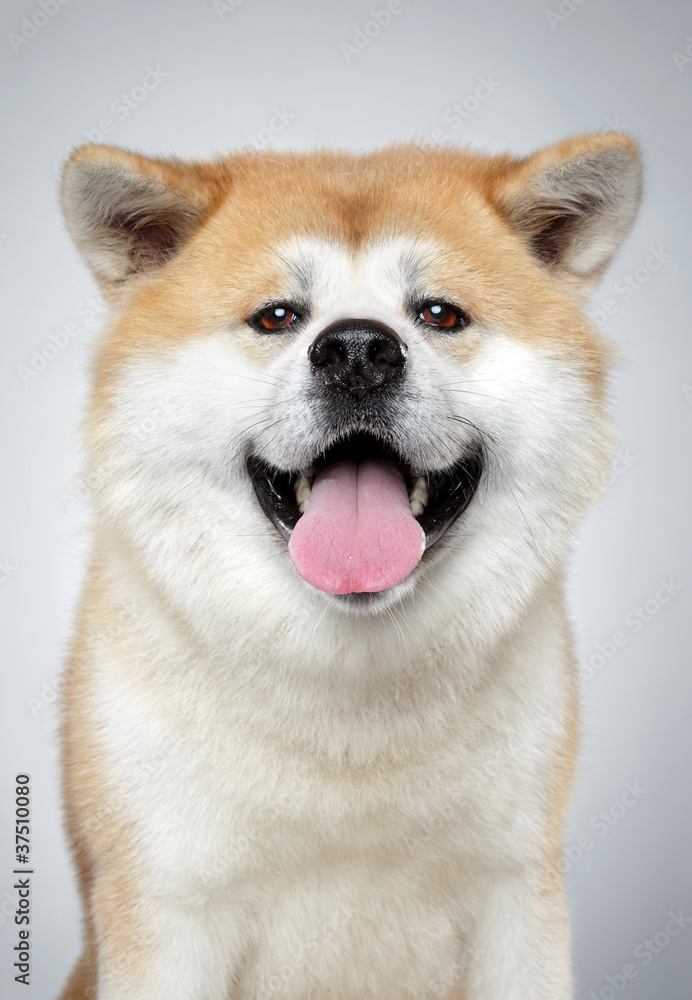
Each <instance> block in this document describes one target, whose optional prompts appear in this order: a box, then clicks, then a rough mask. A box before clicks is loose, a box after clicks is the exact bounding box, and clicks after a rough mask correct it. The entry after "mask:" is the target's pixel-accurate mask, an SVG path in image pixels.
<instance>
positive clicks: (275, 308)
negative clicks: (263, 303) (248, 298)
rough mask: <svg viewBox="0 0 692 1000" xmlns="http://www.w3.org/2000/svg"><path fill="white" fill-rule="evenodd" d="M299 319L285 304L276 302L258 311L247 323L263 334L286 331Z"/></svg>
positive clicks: (291, 308)
mask: <svg viewBox="0 0 692 1000" xmlns="http://www.w3.org/2000/svg"><path fill="white" fill-rule="evenodd" d="M300 319H301V316H300V314H299V313H297V312H296V310H295V309H294V308H293V307H292V306H290V305H288V304H287V303H286V302H277V303H276V304H275V305H271V306H267V307H266V308H265V309H260V311H259V312H256V313H255V315H254V316H251V317H250V319H249V320H248V322H249V323H250V325H251V326H254V327H255V329H256V330H261V331H262V332H264V333H273V332H274V331H275V330H286V329H287V328H288V327H289V326H293V324H294V323H297V322H298V321H299V320H300Z"/></svg>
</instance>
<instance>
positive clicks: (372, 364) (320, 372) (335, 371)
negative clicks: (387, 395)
mask: <svg viewBox="0 0 692 1000" xmlns="http://www.w3.org/2000/svg"><path fill="white" fill-rule="evenodd" d="M308 357H309V358H310V364H311V365H312V371H313V374H314V375H315V376H317V377H318V378H320V379H321V380H322V381H323V382H324V384H325V385H326V386H328V387H329V388H334V389H340V390H342V391H344V392H348V393H350V394H351V395H352V396H355V397H356V398H357V399H362V398H363V397H364V396H366V395H367V394H368V393H370V392H375V390H377V389H382V388H383V387H384V386H387V385H391V384H392V383H393V382H394V381H395V380H396V379H399V378H401V376H402V374H403V371H404V366H405V364H406V344H404V342H403V341H402V340H401V339H400V338H399V337H398V336H397V334H396V333H395V332H394V330H392V329H391V328H390V327H388V326H385V324H384V323H378V322H377V321H376V320H371V319H342V320H338V321H337V322H336V323H332V324H331V325H330V326H328V327H327V329H326V330H323V331H322V333H321V334H320V335H319V336H318V337H316V338H315V340H314V341H313V342H312V344H311V345H310V347H309V348H308Z"/></svg>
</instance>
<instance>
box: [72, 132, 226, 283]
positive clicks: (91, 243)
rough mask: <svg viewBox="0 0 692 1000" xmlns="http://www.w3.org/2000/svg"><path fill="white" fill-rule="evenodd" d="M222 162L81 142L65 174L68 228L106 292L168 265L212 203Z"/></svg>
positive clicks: (219, 183) (218, 190)
mask: <svg viewBox="0 0 692 1000" xmlns="http://www.w3.org/2000/svg"><path fill="white" fill-rule="evenodd" d="M223 173H224V171H223V165H222V164H219V163H216V164H212V163H185V162H183V161H180V160H155V159H149V158H148V157H145V156H140V155H139V154H137V153H130V152H128V151H126V150H123V149H115V148H112V147H110V146H82V147H81V148H80V149H77V150H76V151H75V152H74V153H73V154H72V156H71V157H70V159H69V160H68V162H67V164H66V166H65V170H64V173H63V181H62V207H63V213H64V216H65V221H66V223H67V228H68V229H69V231H70V234H71V236H72V238H73V240H74V242H75V244H76V246H77V248H78V249H79V250H80V251H81V253H82V255H83V257H84V259H85V260H86V262H87V264H88V265H89V266H90V268H91V270H92V271H93V273H94V275H95V277H96V279H97V280H98V281H99V283H100V284H101V286H102V288H103V290H104V292H106V294H108V293H109V292H111V293H112V292H113V291H114V290H115V287H116V286H117V285H120V284H122V283H123V282H125V281H127V280H128V279H129V278H131V277H134V276H135V275H138V274H142V273H146V272H151V271H154V270H156V269H157V268H159V267H162V266H163V265H164V264H166V263H167V262H168V261H169V260H170V259H171V258H172V257H173V256H174V254H175V253H176V252H177V250H178V249H179V248H180V247H181V246H182V244H183V243H184V242H185V241H186V240H187V239H188V238H189V237H190V236H191V235H192V233H193V232H194V231H195V229H197V227H198V226H200V225H201V224H202V222H203V221H204V219H205V218H206V217H207V216H208V215H209V213H210V212H211V211H212V209H213V208H214V207H215V206H216V204H218V202H219V200H220V198H221V196H222V190H223V180H224V178H223Z"/></svg>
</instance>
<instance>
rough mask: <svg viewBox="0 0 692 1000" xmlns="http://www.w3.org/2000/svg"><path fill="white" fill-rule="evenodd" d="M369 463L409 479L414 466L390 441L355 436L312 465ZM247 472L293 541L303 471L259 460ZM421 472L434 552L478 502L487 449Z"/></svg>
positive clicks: (422, 519) (424, 517)
mask: <svg viewBox="0 0 692 1000" xmlns="http://www.w3.org/2000/svg"><path fill="white" fill-rule="evenodd" d="M365 458H377V459H384V460H386V461H390V462H394V463H395V464H397V465H399V466H401V468H402V471H403V472H404V474H405V475H407V476H408V468H409V466H410V464H411V463H410V462H408V461H407V460H406V458H405V457H404V456H402V455H401V454H399V453H398V452H397V450H396V449H395V448H393V447H392V446H391V445H390V444H388V443H387V442H386V441H384V440H382V439H381V438H379V437H376V436H375V435H373V434H369V433H367V432H360V433H357V434H351V435H349V436H348V437H346V438H343V439H341V440H340V441H337V442H336V444H334V445H332V446H331V447H330V448H328V449H327V450H326V451H325V452H324V453H323V454H321V455H319V456H316V457H315V458H314V459H313V460H312V462H311V463H310V464H311V465H313V466H315V467H318V468H319V467H320V466H325V465H330V464H331V463H332V462H337V461H339V460H340V459H350V460H351V461H356V462H358V461H363V460H364V459H365ZM247 469H248V473H249V475H250V479H251V480H252V485H253V486H254V489H255V494H256V495H257V499H258V501H259V504H260V506H261V508H262V510H263V511H264V513H265V514H266V516H267V517H268V519H269V520H270V521H271V522H272V524H273V525H274V527H275V528H276V530H277V531H278V532H279V534H280V535H282V536H283V538H285V539H286V541H288V540H289V538H290V537H291V532H292V531H293V529H294V527H295V526H296V523H297V521H298V518H299V517H300V512H299V510H298V505H297V503H296V499H295V494H294V488H293V486H294V483H295V481H296V479H297V477H298V475H299V470H297V469H296V470H294V471H284V470H280V469H274V468H272V467H271V466H270V465H269V464H268V463H267V462H265V461H264V460H263V459H262V458H260V457H259V456H257V455H250V456H249V457H248V459H247ZM422 471H424V472H425V474H426V476H427V478H428V488H429V499H428V503H427V505H426V508H425V510H424V511H423V513H422V514H421V515H420V516H419V517H418V518H417V520H418V522H419V523H420V525H421V527H422V528H423V530H424V532H425V547H426V549H429V548H430V547H431V546H432V545H434V544H435V543H436V542H438V541H439V540H440V538H442V536H443V535H444V534H445V532H446V531H447V530H448V529H449V528H450V527H451V526H452V525H453V524H454V522H455V521H456V520H457V518H459V517H460V516H461V514H463V512H464V511H465V510H466V508H467V507H468V505H469V504H470V503H471V501H472V500H473V497H474V496H475V494H476V491H477V489H478V485H479V483H480V480H481V476H482V474H483V452H482V448H481V446H480V445H479V444H478V445H475V446H473V447H472V448H470V449H469V450H468V452H467V453H466V454H465V455H463V456H462V457H461V458H460V459H459V460H458V461H457V462H455V463H454V464H453V465H451V466H448V467H447V468H445V469H432V470H422Z"/></svg>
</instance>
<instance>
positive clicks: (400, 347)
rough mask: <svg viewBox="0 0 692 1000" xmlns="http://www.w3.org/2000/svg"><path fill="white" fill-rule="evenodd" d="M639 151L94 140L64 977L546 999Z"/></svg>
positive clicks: (223, 987)
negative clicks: (577, 586)
mask: <svg viewBox="0 0 692 1000" xmlns="http://www.w3.org/2000/svg"><path fill="white" fill-rule="evenodd" d="M640 188H641V167H640V159H639V155H638V151H637V147H636V145H635V143H634V142H633V141H632V140H631V139H630V138H628V137H627V136H625V135H620V134H615V133H610V134H602V135H594V136H587V137H582V138H576V139H572V140H568V141H566V142H563V143H561V144H560V145H557V146H555V147H553V148H550V149H547V150H544V151H542V152H538V153H536V154H535V155H532V156H529V157H526V158H522V159H519V158H513V157H512V156H508V155H506V156H505V155H503V156H485V155H480V154H474V153H470V152H466V151H461V150H457V149H450V148H437V149H428V148H420V147H417V146H414V145H410V146H404V145H402V146H393V147H391V148H386V149H382V150H380V151H377V152H374V153H370V154H366V155H351V154H349V153H341V152H330V151H327V152H316V153H308V154H284V153H271V154H267V155H262V154H260V153H253V152H249V153H248V152H242V153H239V154H237V155H231V156H227V157H224V158H221V159H218V160H215V161H213V162H208V163H201V162H200V163H185V162H181V161H177V160H159V159H148V158H146V157H144V156H140V155H137V154H135V153H130V152H125V151H123V150H118V149H111V148H106V147H103V146H87V147H84V148H82V149H79V150H77V151H76V152H75V153H74V155H73V156H72V158H71V159H70V161H69V163H68V165H67V167H66V171H65V176H64V183H63V205H64V209H65V215H66V219H67V224H68V227H69V229H70V232H71V233H72V235H73V237H74V240H75V242H76V244H77V246H78V247H79V249H80V250H81V252H82V254H83V255H84V257H85V259H86V261H87V262H88V264H89V265H90V267H91V268H92V270H93V272H94V274H95V276H96V278H97V280H98V282H99V284H100V286H101V288H102V290H103V292H104V294H105V295H106V297H107V298H108V299H109V301H110V304H111V307H112V316H111V319H110V321H109V323H108V326H107V329H106V330H105V332H104V335H103V337H102V339H101V341H100V343H99V344H98V347H97V349H96V353H95V358H94V365H93V376H94V386H93V394H92V397H91V403H90V406H89V409H88V415H87V419H86V423H85V432H86V433H85V437H86V448H87V452H88V473H87V480H88V481H89V482H90V483H91V485H92V486H93V494H94V545H93V559H92V562H91V567H90V570H89V573H88V577H87V581H86V585H85V590H84V597H83V601H82V606H81V611H80V616H79V625H78V631H77V636H76V639H75V643H74V649H73V653H72V657H71V661H70V663H69V665H68V668H67V678H66V685H65V697H64V706H63V734H62V739H63V755H64V774H65V799H66V804H67V817H68V828H69V834H70V837H71V841H72V844H73V847H74V855H75V858H76V863H77V867H78V870H79V877H80V883H81V889H82V893H83V895H84V912H85V922H86V927H85V938H86V940H85V950H84V955H83V957H82V959H81V961H80V962H79V964H78V966H77V968H76V969H75V971H74V973H73V975H72V978H71V980H70V982H69V984H68V985H67V987H66V989H65V991H64V993H63V997H64V998H66V1000H67V998H69V1000H77V998H81V997H94V996H97V997H98V998H99V1000H231V998H238V1000H267V998H282V1000H308V998H310V1000H317V998H318V1000H329V998H332V1000H369V998H370V1000H404V998H407V1000H413V998H419V1000H430V998H433V997H434V998H452V997H454V998H459V997H463V998H465V1000H566V998H568V997H570V996H571V995H572V986H571V975H570V956H569V951H570V949H569V932H568V921H567V913H566V907H565V900H564V895H563V886H562V876H561V838H562V826H563V817H564V813H565V809H566V805H567V801H568V796H569V789H570V781H571V777H572V771H573V767H574V760H575V752H576V744H577V720H576V701H577V699H576V693H575V670H574V661H573V658H572V653H571V648H570V637H569V627H568V623H567V617H566V614H565V608H564V599H563V578H564V574H565V563H566V559H567V557H568V555H569V549H570V540H571V539H572V537H573V534H574V531H575V527H576V526H577V525H578V524H579V522H580V521H581V519H582V517H583V515H584V513H585V511H586V510H587V508H588V506H589V505H590V504H591V503H592V501H593V500H594V499H595V498H596V497H597V496H598V495H599V494H600V492H601V490H602V487H603V484H604V482H605V480H606V478H607V474H608V468H609V453H610V438H609V430H608V426H609V424H608V417H607V385H606V379H607V370H608V366H609V363H610V351H609V348H608V346H607V345H606V344H605V343H604V341H603V340H602V339H601V337H600V336H599V335H598V334H597V332H596V331H595V330H594V329H593V328H592V326H591V325H590V323H589V322H588V320H587V319H586V317H585V315H584V313H583V311H582V307H583V301H584V298H585V296H586V295H587V294H588V293H589V291H590V289H592V288H593V287H594V285H595V283H596V282H597V281H598V279H599V277H600V276H601V275H602V273H603V271H604V269H605V268H606V266H607V265H608V263H609V261H610V260H611V257H612V255H613V253H614V252H615V250H616V248H617V247H618V245H619V244H620V242H621V241H622V239H623V237H624V236H625V234H626V233H627V232H628V230H629V229H630V226H631V224H632V221H633V219H634V216H635V214H636V211H637V206H638V202H639V198H640Z"/></svg>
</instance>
